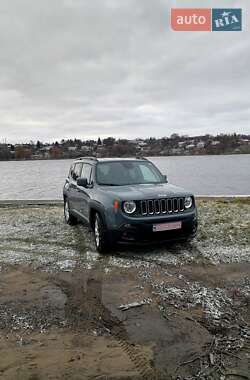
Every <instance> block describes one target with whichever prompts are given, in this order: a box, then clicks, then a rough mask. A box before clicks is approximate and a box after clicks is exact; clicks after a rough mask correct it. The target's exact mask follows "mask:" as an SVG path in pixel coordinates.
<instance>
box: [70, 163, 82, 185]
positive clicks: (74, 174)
mask: <svg viewBox="0 0 250 380" xmlns="http://www.w3.org/2000/svg"><path fill="white" fill-rule="evenodd" d="M81 172H82V163H78V164H75V167H74V169H73V172H72V178H73V179H74V180H75V181H76V180H77V178H79V177H80V176H81Z"/></svg>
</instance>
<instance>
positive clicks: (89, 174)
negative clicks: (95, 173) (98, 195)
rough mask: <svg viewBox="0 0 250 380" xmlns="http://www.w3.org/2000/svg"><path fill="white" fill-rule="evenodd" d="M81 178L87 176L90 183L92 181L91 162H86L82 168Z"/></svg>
mask: <svg viewBox="0 0 250 380" xmlns="http://www.w3.org/2000/svg"><path fill="white" fill-rule="evenodd" d="M81 178H87V180H88V184H91V182H92V166H91V165H89V164H84V165H83V168H82V174H81Z"/></svg>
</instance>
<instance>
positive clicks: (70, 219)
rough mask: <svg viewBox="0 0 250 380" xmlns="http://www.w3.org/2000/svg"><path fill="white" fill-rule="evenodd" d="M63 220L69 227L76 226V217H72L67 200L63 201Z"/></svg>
mask: <svg viewBox="0 0 250 380" xmlns="http://www.w3.org/2000/svg"><path fill="white" fill-rule="evenodd" d="M64 220H65V222H66V223H67V224H69V225H71V226H73V225H74V224H77V219H76V217H75V216H74V215H72V214H71V212H70V208H69V201H68V200H67V199H65V200H64Z"/></svg>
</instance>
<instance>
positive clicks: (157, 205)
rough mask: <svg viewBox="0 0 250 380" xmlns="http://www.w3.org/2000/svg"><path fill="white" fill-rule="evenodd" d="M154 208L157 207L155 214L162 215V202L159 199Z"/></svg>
mask: <svg viewBox="0 0 250 380" xmlns="http://www.w3.org/2000/svg"><path fill="white" fill-rule="evenodd" d="M154 206H155V214H160V212H161V208H160V201H159V200H158V199H156V200H155V201H154Z"/></svg>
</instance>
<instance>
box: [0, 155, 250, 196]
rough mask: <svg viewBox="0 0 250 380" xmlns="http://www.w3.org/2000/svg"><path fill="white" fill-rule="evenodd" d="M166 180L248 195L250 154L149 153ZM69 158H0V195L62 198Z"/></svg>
mask: <svg viewBox="0 0 250 380" xmlns="http://www.w3.org/2000/svg"><path fill="white" fill-rule="evenodd" d="M151 160H152V161H153V162H154V163H155V164H156V165H157V166H158V167H159V168H160V170H161V171H162V173H164V174H167V176H168V180H169V182H170V183H173V184H176V185H179V186H182V187H185V188H186V189H189V190H191V191H192V192H194V194H195V195H249V194H250V155H249V154H245V155H226V156H185V157H152V158H151ZM71 162H72V160H48V161H2V162H1V161H0V175H1V182H0V199H1V200H18V199H29V200H31V199H41V200H42V199H44V200H46V199H53V200H54V199H62V188H63V184H64V180H65V177H66V176H67V174H68V171H69V167H70V163H71Z"/></svg>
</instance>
